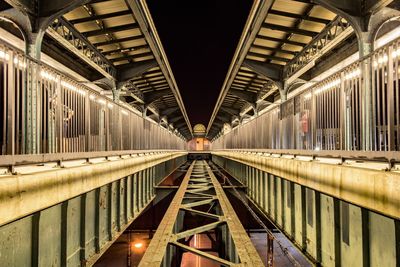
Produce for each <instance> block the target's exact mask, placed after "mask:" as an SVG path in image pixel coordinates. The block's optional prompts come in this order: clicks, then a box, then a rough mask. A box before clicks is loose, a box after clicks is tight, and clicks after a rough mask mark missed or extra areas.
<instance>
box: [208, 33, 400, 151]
mask: <svg viewBox="0 0 400 267" xmlns="http://www.w3.org/2000/svg"><path fill="white" fill-rule="evenodd" d="M399 63H400V39H397V40H395V41H393V42H391V43H389V44H387V45H386V46H384V47H382V48H379V49H377V50H376V51H374V52H373V53H371V54H370V55H369V56H367V57H365V58H363V59H360V60H359V61H357V62H355V63H353V64H351V65H349V66H347V67H345V68H344V69H342V70H340V71H338V72H337V73H335V74H333V75H331V76H330V77H328V78H326V79H324V80H323V81H321V82H319V83H317V84H315V85H313V86H311V87H310V88H308V89H307V90H305V91H303V92H301V93H299V94H297V95H296V96H294V97H293V98H291V99H289V100H287V101H285V102H283V103H281V104H280V105H279V106H276V107H274V108H272V109H270V110H268V111H266V112H265V113H264V114H262V115H260V116H258V117H256V118H254V119H253V120H251V121H249V122H247V123H245V124H242V125H240V126H238V127H236V128H234V129H233V130H232V131H230V132H229V133H226V134H224V135H223V134H220V135H219V137H218V138H215V139H214V140H213V143H212V148H213V149H236V148H263V149H300V150H372V151H399V150H400V80H399V72H400V66H399ZM365 70H367V71H365ZM367 80H368V81H367ZM368 82H369V83H368ZM366 84H367V85H368V84H370V87H369V88H370V97H369V98H367V97H366V94H368V90H366V89H365V87H366V86H367V85H366ZM366 99H367V101H368V99H370V102H369V104H368V102H367V101H366ZM368 112H370V113H369V115H368V114H367V113H368ZM363 118H368V119H363ZM367 125H369V126H367ZM366 129H367V130H366ZM366 131H368V132H369V134H367V133H366ZM366 139H368V140H367V141H368V142H369V144H370V145H369V147H367V148H365V146H363V142H366V141H365V140H366Z"/></svg>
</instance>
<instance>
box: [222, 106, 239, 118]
mask: <svg viewBox="0 0 400 267" xmlns="http://www.w3.org/2000/svg"><path fill="white" fill-rule="evenodd" d="M220 109H221V110H223V111H225V112H226V113H229V114H230V115H232V116H239V113H240V110H238V109H234V108H230V107H221V108H220Z"/></svg>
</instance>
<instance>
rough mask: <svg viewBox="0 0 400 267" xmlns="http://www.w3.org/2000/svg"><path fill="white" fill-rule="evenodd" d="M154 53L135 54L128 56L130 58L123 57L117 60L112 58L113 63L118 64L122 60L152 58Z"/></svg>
mask: <svg viewBox="0 0 400 267" xmlns="http://www.w3.org/2000/svg"><path fill="white" fill-rule="evenodd" d="M152 55H153V53H152V52H146V53H140V54H135V55H128V56H122V57H117V58H111V59H110V60H111V62H117V61H121V60H129V59H136V58H141V57H148V56H152Z"/></svg>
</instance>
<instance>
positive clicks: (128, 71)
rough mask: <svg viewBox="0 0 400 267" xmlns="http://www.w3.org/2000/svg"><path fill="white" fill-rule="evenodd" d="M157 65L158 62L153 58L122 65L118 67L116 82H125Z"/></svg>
mask: <svg viewBox="0 0 400 267" xmlns="http://www.w3.org/2000/svg"><path fill="white" fill-rule="evenodd" d="M157 66H158V63H157V61H155V60H154V59H151V60H146V61H141V62H135V63H131V64H128V65H124V66H123V67H122V68H120V69H118V73H117V80H118V83H125V82H127V81H129V80H131V79H133V78H135V77H137V76H140V75H142V74H143V73H145V72H146V71H148V70H149V69H152V68H154V67H157Z"/></svg>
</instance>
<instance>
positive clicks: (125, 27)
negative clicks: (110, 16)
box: [82, 23, 139, 37]
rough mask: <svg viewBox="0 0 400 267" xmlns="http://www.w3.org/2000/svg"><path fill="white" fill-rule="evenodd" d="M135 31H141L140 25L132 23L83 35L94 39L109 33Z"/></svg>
mask: <svg viewBox="0 0 400 267" xmlns="http://www.w3.org/2000/svg"><path fill="white" fill-rule="evenodd" d="M133 29H139V25H138V24H137V23H130V24H125V25H120V26H114V27H110V28H105V29H99V30H93V31H87V32H83V33H82V34H83V35H84V36H86V37H92V36H97V35H103V34H107V33H114V32H121V31H126V30H133Z"/></svg>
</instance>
